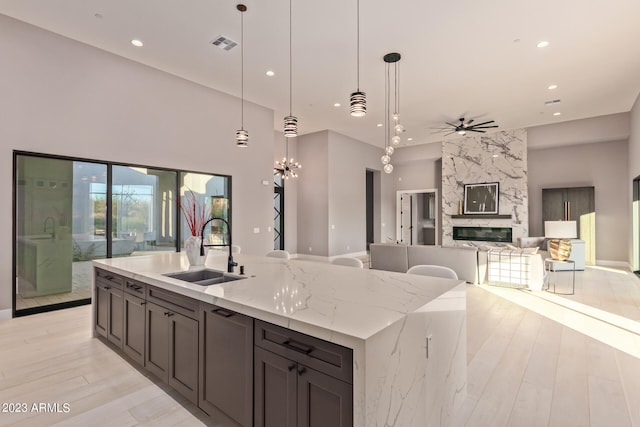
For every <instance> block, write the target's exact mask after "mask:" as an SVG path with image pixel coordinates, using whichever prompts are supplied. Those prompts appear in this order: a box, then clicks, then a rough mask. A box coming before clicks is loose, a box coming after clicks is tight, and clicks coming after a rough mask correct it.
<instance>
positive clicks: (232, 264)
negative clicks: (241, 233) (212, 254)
mask: <svg viewBox="0 0 640 427" xmlns="http://www.w3.org/2000/svg"><path fill="white" fill-rule="evenodd" d="M216 219H218V220H220V221H222V222H224V223H225V224H226V225H227V234H228V235H229V244H219V245H218V244H216V245H205V244H204V229H205V227H206V226H207V224H209V223H210V222H211V221H213V220H216ZM205 246H207V247H211V246H229V259H228V260H227V272H228V273H233V267H235V266H236V265H238V263H237V262H233V255H231V227H229V223H228V222H227V220H226V219H224V218H218V217H213V218H210V219H209V220H207V221H206V222H205V223H204V224H202V231H201V232H200V256H204V247H205Z"/></svg>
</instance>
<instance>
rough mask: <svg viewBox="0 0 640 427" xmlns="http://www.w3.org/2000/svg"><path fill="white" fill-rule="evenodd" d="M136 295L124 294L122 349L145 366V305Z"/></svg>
mask: <svg viewBox="0 0 640 427" xmlns="http://www.w3.org/2000/svg"><path fill="white" fill-rule="evenodd" d="M146 304H147V302H146V301H145V300H144V299H142V298H140V297H138V296H135V295H131V294H128V293H126V292H125V294H124V333H123V337H122V350H123V351H124V353H125V354H126V355H127V356H129V357H130V358H131V359H133V360H134V361H135V362H136V363H138V364H139V365H140V366H144V354H145V352H144V334H145V325H146V321H145V305H146Z"/></svg>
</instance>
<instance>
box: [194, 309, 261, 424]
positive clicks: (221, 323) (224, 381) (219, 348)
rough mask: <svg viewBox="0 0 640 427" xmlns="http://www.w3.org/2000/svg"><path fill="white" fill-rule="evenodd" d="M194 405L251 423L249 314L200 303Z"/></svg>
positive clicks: (251, 331)
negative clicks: (198, 386)
mask: <svg viewBox="0 0 640 427" xmlns="http://www.w3.org/2000/svg"><path fill="white" fill-rule="evenodd" d="M200 343H201V345H200V391H199V398H198V405H199V406H200V408H201V409H202V410H203V411H205V412H207V413H210V414H211V413H213V412H215V411H216V410H220V411H222V412H224V413H225V414H226V415H227V416H229V417H230V418H232V419H233V420H235V421H236V422H237V423H239V424H240V425H243V426H247V427H249V426H252V425H253V318H251V317H248V316H244V315H242V314H239V313H236V312H234V311H231V310H227V309H224V308H222V307H217V306H215V305H211V304H205V303H203V304H202V306H201V310H200Z"/></svg>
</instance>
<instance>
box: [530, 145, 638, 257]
mask: <svg viewBox="0 0 640 427" xmlns="http://www.w3.org/2000/svg"><path fill="white" fill-rule="evenodd" d="M627 153H628V144H627V141H626V140H625V141H614V142H599V143H592V144H581V145H571V146H565V147H559V148H545V149H541V150H531V151H529V235H531V236H543V235H544V230H543V225H542V189H543V188H561V187H591V186H593V187H595V208H596V260H597V261H596V262H598V261H618V262H626V261H627V252H628V251H627V241H628V235H629V232H628V230H629V228H628V223H629V210H628V203H629V202H628V198H629V191H628V189H629V188H630V185H629V182H628V179H627V178H628V173H627Z"/></svg>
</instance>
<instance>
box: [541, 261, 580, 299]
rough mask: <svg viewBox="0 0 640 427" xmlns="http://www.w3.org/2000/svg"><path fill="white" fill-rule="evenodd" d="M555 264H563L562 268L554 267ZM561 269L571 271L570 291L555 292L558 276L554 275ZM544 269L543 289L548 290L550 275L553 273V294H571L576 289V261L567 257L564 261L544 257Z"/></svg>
mask: <svg viewBox="0 0 640 427" xmlns="http://www.w3.org/2000/svg"><path fill="white" fill-rule="evenodd" d="M556 264H558V265H561V266H563V267H562V268H559V269H556ZM563 270H571V271H572V272H573V276H572V278H571V293H563V292H556V282H557V281H558V278H557V277H556V275H557V274H558V271H563ZM544 271H545V282H546V283H547V288H546V289H545V290H547V291H549V286H550V285H551V283H550V282H551V275H552V274H553V291H549V292H553V293H554V294H561V295H573V294H574V293H575V291H576V262H575V261H574V260H572V259H568V260H566V261H558V260H556V259H553V258H545V259H544Z"/></svg>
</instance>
